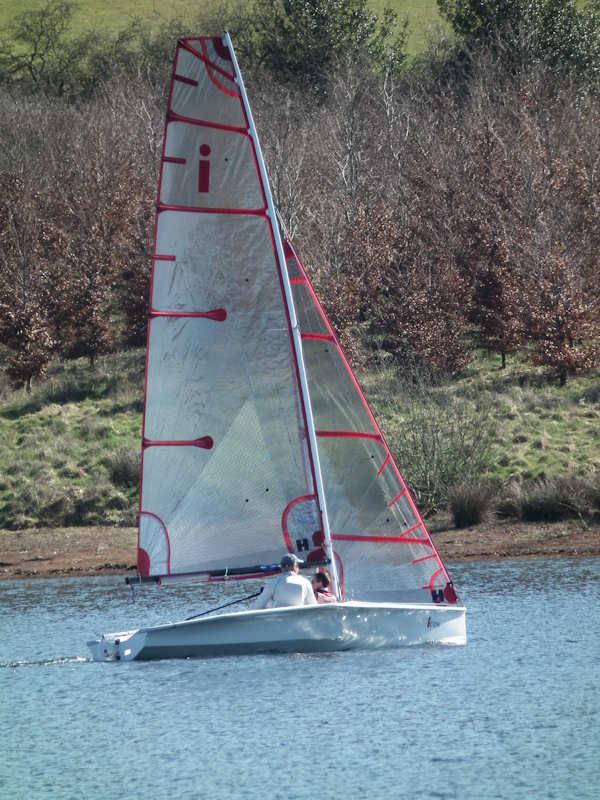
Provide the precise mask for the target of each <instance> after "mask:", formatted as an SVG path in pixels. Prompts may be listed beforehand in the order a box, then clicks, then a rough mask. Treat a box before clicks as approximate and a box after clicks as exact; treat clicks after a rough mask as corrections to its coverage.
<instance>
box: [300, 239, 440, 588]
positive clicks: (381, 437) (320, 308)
mask: <svg viewBox="0 0 600 800" xmlns="http://www.w3.org/2000/svg"><path fill="white" fill-rule="evenodd" d="M285 253H286V256H287V257H288V258H290V257H291V258H293V259H294V262H295V264H296V267H297V269H298V271H299V272H300V275H301V276H302V278H303V280H304V283H305V284H306V286H307V288H308V290H309V292H310V294H311V296H312V299H313V303H314V304H315V306H316V308H317V310H318V312H319V314H320V316H321V319H322V321H323V323H324V325H325V327H326V328H327V330H328V331H329V332H330V333H331V334H332V336H333V337H334V342H335V345H336V349H337V352H338V354H339V356H340V358H341V359H342V362H343V364H344V366H345V368H346V371H347V373H348V375H349V377H350V379H351V381H352V383H353V385H354V388H355V389H356V392H357V393H358V396H359V397H360V399H361V402H362V405H363V407H364V409H365V411H366V412H367V414H368V415H369V418H370V420H371V422H372V424H373V427H374V429H375V430H376V431H378V432H379V433H378V435H375V436H373V439H374V440H379V442H380V444H381V445H382V446H383V447H384V448H385V451H386V458H385V460H384V462H383V464H382V466H381V468H380V471H379V473H378V476H380V475H381V473H382V472H383V470H384V468H385V467H386V466H387V465H388V464H390V465H391V467H392V469H393V471H394V474H395V475H396V478H397V480H398V482H399V484H400V486H401V487H402V489H403V491H405V492H406V494H405V497H406V500H407V502H408V504H409V506H410V508H411V510H412V512H413V514H414V516H415V518H416V519H417V520H418V526H417V527H422V529H423V531H424V532H425V535H426V536H427V537H428V539H427V543H426V545H427V546H428V547H430V548H431V549H432V550H433V553H434V554H435V559H436V561H437V563H438V564H439V568H440V569H441V570H442V572H443V574H444V575H445V577H446V579H447V580H448V581H450V576H449V575H448V572H447V570H446V568H445V566H444V563H443V561H442V559H441V557H440V555H439V553H438V552H437V550H436V548H435V545H434V544H433V542H432V541H431V538H430V537H429V534H428V533H427V528H426V526H425V523H424V522H423V519H422V517H421V515H420V513H419V510H418V509H417V507H416V505H415V503H414V500H413V498H412V496H411V494H410V492H409V491H408V490H407V487H406V483H405V481H404V478H403V477H402V475H401V473H400V470H399V469H398V467H397V465H396V463H395V461H394V459H393V457H392V454H391V452H390V448H389V447H388V444H387V442H386V441H385V437H384V435H383V432H382V431H381V428H380V427H379V425H378V423H377V421H376V419H375V417H374V416H373V412H372V411H371V407H370V406H369V403H368V401H367V399H366V397H365V394H364V392H363V390H362V388H361V386H360V384H359V382H358V380H357V378H356V376H355V374H354V371H353V369H352V367H351V366H350V364H349V363H348V359H347V358H346V356H345V355H344V351H343V349H342V346H341V344H340V342H339V340H338V338H337V336H336V335H335V331H334V330H333V328H332V327H331V324H330V322H329V319H328V318H327V315H326V313H325V310H324V309H323V306H322V305H321V303H320V301H319V298H318V297H317V296H316V294H315V291H314V289H313V287H312V284H311V282H310V280H309V278H308V276H307V274H306V271H305V269H304V267H303V266H302V263H301V262H300V259H299V258H298V256H297V254H296V251H295V250H294V248H293V246H292V244H291V243H290V242H288V241H286V243H285ZM293 280H294V282H297V283H299V282H300V279H298V278H294V279H293ZM384 541H388V539H387V538H384ZM413 541H416V540H413ZM422 543H424V542H422Z"/></svg>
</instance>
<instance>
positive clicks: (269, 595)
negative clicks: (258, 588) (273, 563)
mask: <svg viewBox="0 0 600 800" xmlns="http://www.w3.org/2000/svg"><path fill="white" fill-rule="evenodd" d="M302 563H303V562H302V561H301V560H300V559H299V558H298V556H297V555H295V554H294V553H287V554H286V555H285V556H284V557H283V558H282V559H281V562H280V567H281V571H282V574H281V575H280V576H279V577H278V578H276V579H275V580H273V581H269V582H268V583H267V584H266V585H265V587H264V589H263V591H262V594H260V595H259V597H258V600H257V601H256V603H255V606H254V607H255V608H271V607H279V606H314V605H316V604H317V600H316V598H315V593H314V591H313V588H312V585H311V582H310V581H309V580H308V579H307V578H305V577H303V576H302V575H300V574H299V572H300V564H302Z"/></svg>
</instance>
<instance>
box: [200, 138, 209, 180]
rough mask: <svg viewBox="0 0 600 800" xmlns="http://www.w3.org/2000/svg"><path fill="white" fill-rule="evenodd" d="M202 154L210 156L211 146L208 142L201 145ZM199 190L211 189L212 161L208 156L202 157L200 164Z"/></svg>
mask: <svg viewBox="0 0 600 800" xmlns="http://www.w3.org/2000/svg"><path fill="white" fill-rule="evenodd" d="M200 155H201V156H209V155H210V147H209V145H207V144H201V145H200ZM198 191H199V192H209V191H210V161H209V160H208V159H207V158H201V159H200V162H199V165H198Z"/></svg>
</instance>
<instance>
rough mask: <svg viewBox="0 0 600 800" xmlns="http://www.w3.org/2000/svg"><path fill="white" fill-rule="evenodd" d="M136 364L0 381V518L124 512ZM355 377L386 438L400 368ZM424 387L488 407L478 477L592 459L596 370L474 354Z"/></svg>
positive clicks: (129, 359)
mask: <svg viewBox="0 0 600 800" xmlns="http://www.w3.org/2000/svg"><path fill="white" fill-rule="evenodd" d="M143 370H144V353H143V350H141V349H139V350H133V351H129V352H126V353H120V354H118V355H115V356H110V357H109V356H107V357H105V358H101V359H99V360H98V363H97V365H96V367H95V369H92V368H91V367H90V366H89V365H88V363H87V362H86V361H84V360H77V361H73V362H67V363H65V364H56V365H54V367H53V368H52V370H51V372H50V375H49V378H48V380H47V381H45V382H44V383H41V384H38V385H36V386H34V390H33V392H32V394H30V395H27V394H25V393H24V392H23V391H17V392H15V391H11V390H10V389H9V387H8V386H7V385H2V384H1V383H0V441H1V442H2V448H1V450H0V528H23V527H28V526H37V525H42V526H43V525H65V524H67V525H68V524H110V523H113V524H133V521H134V518H135V514H136V510H137V497H138V464H139V450H140V432H141V423H142V420H141V412H142V387H143ZM362 383H363V385H364V386H365V389H366V390H367V393H368V395H369V397H370V399H371V401H372V403H373V406H374V409H375V411H376V414H377V415H378V417H379V419H380V421H381V422H382V424H383V426H384V429H385V431H386V433H388V434H389V438H390V442H391V443H392V445H393V444H394V442H395V441H396V442H397V441H398V438H397V437H401V436H402V430H403V425H404V418H403V414H404V411H405V406H406V395H405V394H404V391H405V390H404V389H402V388H401V382H400V380H399V376H398V373H397V372H394V371H393V370H391V369H387V370H379V371H377V372H372V373H369V374H367V375H363V376H362ZM429 393H430V395H431V396H432V397H433V398H434V399H435V401H436V403H438V405H439V406H440V407H445V408H449V409H457V410H458V409H467V410H468V409H469V408H471V407H472V408H473V409H474V408H475V407H476V406H478V405H481V404H482V403H483V405H484V406H486V407H487V408H488V411H489V415H490V416H489V418H488V419H487V421H486V424H491V425H492V428H493V435H492V439H491V443H490V459H489V462H488V464H489V466H488V472H487V474H485V475H484V474H481V475H480V476H478V477H481V478H482V479H484V480H492V481H497V482H498V483H502V482H506V481H509V480H514V479H518V480H526V481H527V480H529V481H535V480H536V479H541V478H545V479H546V480H548V481H551V480H553V479H557V478H565V477H568V476H572V477H576V476H584V477H585V476H589V475H592V474H593V473H594V470H598V469H599V468H600V377H599V376H597V375H596V376H590V377H586V378H577V379H572V380H571V381H570V382H569V383H568V384H567V386H566V387H563V388H560V387H558V386H556V385H552V384H549V383H547V382H546V381H545V379H543V377H542V375H541V374H540V373H539V372H538V371H537V370H534V369H532V368H530V367H529V368H528V367H526V365H525V364H523V363H522V362H519V361H516V360H515V361H511V362H509V365H508V367H507V369H506V370H501V369H499V362H498V360H497V359H494V358H486V357H484V356H481V357H480V358H479V359H478V360H477V361H476V362H475V363H474V364H473V366H472V367H471V368H470V370H469V371H468V372H467V373H466V374H465V375H464V376H463V377H462V378H460V379H459V380H456V381H453V382H449V383H444V384H441V385H437V386H435V387H434V388H433V389H431V390H430V392H429ZM451 416H452V415H451ZM463 418H464V419H465V420H467V421H468V420H471V421H472V420H477V416H476V415H475V416H469V415H468V414H467V415H466V416H464V417H463ZM404 466H405V465H403V464H400V467H401V469H402V468H403V467H404Z"/></svg>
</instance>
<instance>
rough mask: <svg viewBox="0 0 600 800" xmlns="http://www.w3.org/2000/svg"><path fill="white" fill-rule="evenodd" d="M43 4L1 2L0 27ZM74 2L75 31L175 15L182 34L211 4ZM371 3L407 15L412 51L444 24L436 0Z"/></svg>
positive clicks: (182, 0)
mask: <svg viewBox="0 0 600 800" xmlns="http://www.w3.org/2000/svg"><path fill="white" fill-rule="evenodd" d="M243 2H244V0H239V5H241V4H242V3H243ZM237 4H238V3H236V2H235V0H233V2H230V3H229V5H230V6H232V7H234V6H235V5H237ZM247 4H249V3H247ZM43 5H44V4H43V2H42V0H23V1H22V2H17V0H5V2H3V3H1V4H0V28H3V27H5V26H6V25H7V24H8V23H9V22H10V21H11V20H12V19H13V18H14V17H15V16H16V15H17V14H21V13H23V12H27V11H32V10H35V9H39V8H41V7H42V6H43ZM75 5H76V7H77V10H76V13H75V15H74V18H73V27H72V30H73V33H74V34H83V33H87V32H89V31H107V32H116V31H119V30H122V29H123V28H124V27H126V26H127V25H129V24H130V23H131V22H133V21H135V20H136V19H142V20H144V22H146V23H147V24H149V25H150V26H151V27H152V28H153V29H156V30H159V29H160V28H161V27H162V26H164V24H165V23H168V22H170V21H172V20H174V19H181V20H182V21H183V22H186V23H190V25H191V27H190V28H189V30H182V31H181V33H182V34H183V33H204V32H205V31H198V30H195V28H194V27H193V21H194V19H195V18H197V16H198V14H199V13H201V12H203V11H206V10H207V8H209V7H210V4H206V6H205V5H204V4H198V3H197V2H196V0H170V2H168V3H165V2H163V1H162V0H103V2H102V3H99V2H98V0H79V2H77V3H76V4H75ZM370 5H371V7H372V8H373V10H374V11H375V12H376V13H377V14H381V13H382V12H383V9H384V8H385V7H389V8H392V9H394V10H395V11H396V12H397V13H398V15H399V16H400V17H402V18H404V17H406V18H407V19H408V23H409V36H408V42H407V49H408V52H409V53H410V54H412V55H414V54H416V53H418V52H420V51H421V50H422V49H423V46H424V44H425V42H426V41H427V37H428V32H429V30H430V29H431V28H433V27H435V26H438V25H442V24H443V23H442V20H441V17H440V15H439V12H438V8H437V3H436V0H389V2H388V1H386V0H372V2H371V3H370Z"/></svg>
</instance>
